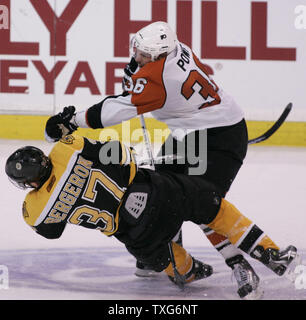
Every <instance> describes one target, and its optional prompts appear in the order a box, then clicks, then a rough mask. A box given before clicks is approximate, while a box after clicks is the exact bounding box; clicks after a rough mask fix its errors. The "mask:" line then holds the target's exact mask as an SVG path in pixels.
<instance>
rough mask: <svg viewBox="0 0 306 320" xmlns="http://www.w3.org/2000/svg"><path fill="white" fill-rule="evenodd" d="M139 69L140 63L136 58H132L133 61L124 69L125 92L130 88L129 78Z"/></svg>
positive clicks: (123, 82)
mask: <svg viewBox="0 0 306 320" xmlns="http://www.w3.org/2000/svg"><path fill="white" fill-rule="evenodd" d="M137 68H138V63H137V62H136V60H135V59H134V57H132V58H131V61H130V62H129V63H128V64H127V65H126V66H125V68H124V70H123V71H124V75H123V79H122V89H123V90H124V91H125V90H126V86H128V83H129V81H130V80H129V78H130V77H131V76H132V75H133V74H134V73H135V72H136V70H137Z"/></svg>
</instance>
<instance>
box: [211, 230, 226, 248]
mask: <svg viewBox="0 0 306 320" xmlns="http://www.w3.org/2000/svg"><path fill="white" fill-rule="evenodd" d="M207 238H208V240H209V241H210V242H211V244H212V245H213V246H216V245H217V244H219V243H221V242H223V241H224V240H226V239H227V238H226V237H225V236H223V235H221V234H218V233H216V232H213V233H211V234H209V235H207Z"/></svg>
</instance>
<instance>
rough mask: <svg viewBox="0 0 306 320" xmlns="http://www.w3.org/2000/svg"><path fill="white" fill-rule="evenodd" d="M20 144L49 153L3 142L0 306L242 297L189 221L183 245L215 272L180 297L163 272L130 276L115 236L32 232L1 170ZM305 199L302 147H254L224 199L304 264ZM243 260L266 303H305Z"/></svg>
mask: <svg viewBox="0 0 306 320" xmlns="http://www.w3.org/2000/svg"><path fill="white" fill-rule="evenodd" d="M24 145H34V146H37V147H39V148H41V149H42V150H44V151H45V152H46V153H48V152H49V150H50V149H51V148H52V145H51V144H47V143H45V142H40V141H14V140H10V141H8V140H0V166H1V171H0V177H1V186H2V187H1V188H2V190H1V198H0V205H1V208H2V210H1V224H0V265H4V266H6V267H7V268H8V272H9V288H8V289H1V288H0V300H10V299H17V300H19V299H48V300H49V299H69V300H73V299H82V300H84V299H85V300H87V299H90V300H98V299H103V300H109V299H119V300H169V299H171V300H221V299H222V300H235V299H239V298H238V296H237V294H236V283H235V282H234V281H232V280H231V271H230V269H229V268H228V267H227V266H226V265H225V263H224V260H223V259H222V257H221V256H220V255H219V254H218V253H217V252H216V251H215V250H214V249H213V248H212V247H211V245H210V243H209V242H208V240H207V239H206V238H205V236H204V235H203V233H202V231H201V230H199V228H198V227H197V226H195V225H193V224H191V223H185V224H184V226H183V237H184V246H185V247H186V248H187V249H188V251H190V252H191V253H192V254H193V255H194V256H196V257H197V258H198V259H202V260H203V261H205V262H206V263H209V264H211V265H212V266H213V267H214V270H215V273H214V274H213V275H212V276H211V277H210V278H208V279H204V280H201V281H198V282H195V283H192V284H190V285H188V286H187V287H186V289H185V290H184V291H183V292H182V291H180V290H179V289H178V288H177V287H175V286H174V285H173V284H172V283H170V282H169V281H168V279H167V278H166V276H165V275H163V274H162V275H160V276H159V277H157V278H155V279H142V278H137V277H135V276H134V266H135V259H134V258H133V257H132V256H130V255H129V254H128V253H127V252H126V251H125V249H124V246H123V245H122V244H121V243H120V242H118V241H117V240H116V239H115V238H111V237H110V238H108V237H106V236H104V235H102V234H101V233H100V232H98V231H93V230H89V229H85V228H81V227H78V226H71V225H68V226H67V228H66V230H65V231H64V233H63V235H62V237H61V238H60V239H57V240H48V239H44V238H43V237H41V236H39V235H37V234H35V233H34V232H33V230H32V229H31V228H30V227H28V226H27V225H26V224H25V223H24V221H23V218H22V213H21V206H22V202H23V199H24V197H25V191H23V190H19V189H17V188H15V187H14V186H13V185H12V184H11V183H10V182H9V181H8V179H7V177H6V175H5V172H4V165H5V161H6V158H7V157H8V156H9V155H10V154H11V153H12V152H13V151H14V150H15V149H17V148H18V147H20V146H24ZM305 195H306V149H305V148H287V147H263V146H252V147H250V148H249V152H248V155H247V158H246V160H245V164H244V166H243V167H242V168H241V170H240V172H239V174H238V176H237V178H236V180H235V182H234V183H233V185H232V188H231V190H230V192H229V193H228V195H227V199H228V200H229V201H231V202H232V203H234V204H235V206H236V207H238V208H239V209H240V210H241V211H242V212H243V213H244V214H245V215H246V216H247V217H249V218H250V219H251V220H253V221H254V222H255V223H256V224H257V225H258V226H259V227H261V228H262V229H263V230H264V231H265V232H266V233H267V234H268V235H269V236H270V237H271V238H272V239H273V240H274V241H275V242H276V243H277V244H278V245H279V246H280V247H286V246H287V245H289V244H292V245H295V246H297V247H298V249H300V254H301V257H302V260H303V263H304V264H305V263H306V261H305V260H306V217H305V208H306V197H305ZM248 260H249V261H250V262H251V263H252V265H253V266H254V268H255V270H256V271H257V273H258V274H259V276H260V277H261V284H262V287H263V289H264V290H265V295H264V299H269V300H271V299H272V300H291V299H292V300H302V299H303V300H304V299H305V300H306V288H305V289H297V288H296V285H295V283H291V282H290V281H288V280H287V279H285V278H279V277H278V276H276V275H275V274H274V273H272V272H271V271H270V270H267V269H266V268H265V267H264V266H262V265H261V264H260V263H258V262H257V261H255V260H253V259H252V258H249V259H248ZM1 275H3V273H2V274H1V266H0V277H1ZM1 284H3V283H2V282H1V281H0V287H1ZM305 287H306V284H305Z"/></svg>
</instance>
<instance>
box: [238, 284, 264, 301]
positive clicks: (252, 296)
mask: <svg viewBox="0 0 306 320" xmlns="http://www.w3.org/2000/svg"><path fill="white" fill-rule="evenodd" d="M263 295H264V290H263V289H262V288H260V287H258V288H257V289H256V290H254V291H252V292H251V293H249V294H248V295H246V296H245V297H244V298H242V299H243V300H260V299H261V298H262V297H263Z"/></svg>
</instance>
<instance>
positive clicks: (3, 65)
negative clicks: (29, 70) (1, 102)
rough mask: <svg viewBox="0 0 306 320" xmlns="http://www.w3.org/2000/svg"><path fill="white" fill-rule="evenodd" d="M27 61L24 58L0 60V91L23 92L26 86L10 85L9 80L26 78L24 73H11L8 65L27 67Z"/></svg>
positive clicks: (26, 88)
mask: <svg viewBox="0 0 306 320" xmlns="http://www.w3.org/2000/svg"><path fill="white" fill-rule="evenodd" d="M27 66H28V61H25V60H0V70H1V76H0V92H5V93H25V92H26V91H27V90H28V87H24V86H11V85H10V80H13V79H21V80H26V78H27V74H26V73H13V72H10V67H27Z"/></svg>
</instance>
